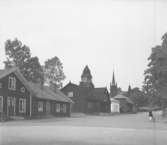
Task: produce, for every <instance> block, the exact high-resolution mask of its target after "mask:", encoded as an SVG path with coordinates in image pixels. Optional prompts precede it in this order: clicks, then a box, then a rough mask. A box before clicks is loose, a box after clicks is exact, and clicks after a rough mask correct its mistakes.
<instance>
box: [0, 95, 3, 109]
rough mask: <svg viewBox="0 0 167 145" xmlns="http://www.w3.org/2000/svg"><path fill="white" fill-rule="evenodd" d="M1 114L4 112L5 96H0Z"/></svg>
mask: <svg viewBox="0 0 167 145" xmlns="http://www.w3.org/2000/svg"><path fill="white" fill-rule="evenodd" d="M0 100H1V101H0V112H3V96H0Z"/></svg>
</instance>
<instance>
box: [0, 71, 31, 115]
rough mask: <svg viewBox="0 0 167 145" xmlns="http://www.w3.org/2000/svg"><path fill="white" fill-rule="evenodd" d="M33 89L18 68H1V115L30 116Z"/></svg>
mask: <svg viewBox="0 0 167 145" xmlns="http://www.w3.org/2000/svg"><path fill="white" fill-rule="evenodd" d="M30 92H31V89H30V87H29V86H28V84H27V81H26V80H25V78H24V77H23V76H22V75H21V73H20V72H19V70H18V69H17V68H12V69H6V70H0V116H1V118H8V117H11V116H12V117H13V116H22V117H28V116H30V114H31V112H30V110H31V109H30V107H31V105H30V104H31V103H30V101H31V100H30V99H31V98H30V96H31V93H30Z"/></svg>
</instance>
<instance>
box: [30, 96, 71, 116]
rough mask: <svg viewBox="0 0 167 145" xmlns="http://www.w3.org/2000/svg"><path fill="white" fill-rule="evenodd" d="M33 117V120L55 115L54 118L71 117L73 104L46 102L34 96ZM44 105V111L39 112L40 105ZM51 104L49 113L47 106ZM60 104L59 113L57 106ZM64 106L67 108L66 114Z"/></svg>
mask: <svg viewBox="0 0 167 145" xmlns="http://www.w3.org/2000/svg"><path fill="white" fill-rule="evenodd" d="M32 100H33V101H32V117H33V118H39V117H43V116H47V115H53V116H70V113H71V110H70V109H71V104H70V103H66V102H58V101H54V100H46V99H39V98H37V97H35V96H33V99H32ZM39 102H42V103H43V109H42V111H40V110H39V108H38V107H39V106H38V103H39ZM48 103H49V104H50V105H49V106H50V109H49V112H48V111H47V104H48ZM57 104H60V111H57V109H56V105H57ZM63 105H65V106H66V112H63Z"/></svg>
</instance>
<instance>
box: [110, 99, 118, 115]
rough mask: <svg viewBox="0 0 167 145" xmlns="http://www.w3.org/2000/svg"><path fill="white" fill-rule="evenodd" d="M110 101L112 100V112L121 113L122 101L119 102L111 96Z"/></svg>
mask: <svg viewBox="0 0 167 145" xmlns="http://www.w3.org/2000/svg"><path fill="white" fill-rule="evenodd" d="M110 101H111V105H110V109H111V113H120V102H119V100H116V99H114V98H111V99H110Z"/></svg>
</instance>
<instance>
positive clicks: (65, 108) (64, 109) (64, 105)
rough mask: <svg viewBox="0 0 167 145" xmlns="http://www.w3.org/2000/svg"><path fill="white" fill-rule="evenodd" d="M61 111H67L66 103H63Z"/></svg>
mask: <svg viewBox="0 0 167 145" xmlns="http://www.w3.org/2000/svg"><path fill="white" fill-rule="evenodd" d="M63 113H67V105H66V104H63Z"/></svg>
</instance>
